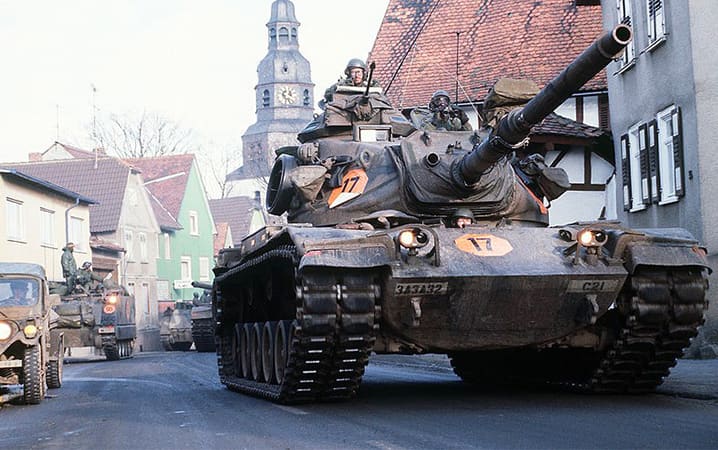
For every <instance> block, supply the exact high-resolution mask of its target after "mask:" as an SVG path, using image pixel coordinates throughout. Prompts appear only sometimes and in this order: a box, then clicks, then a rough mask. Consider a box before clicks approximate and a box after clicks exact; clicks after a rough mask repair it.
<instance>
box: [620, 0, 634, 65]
mask: <svg viewBox="0 0 718 450" xmlns="http://www.w3.org/2000/svg"><path fill="white" fill-rule="evenodd" d="M617 2H618V21H619V22H620V23H622V24H624V25H628V26H632V24H633V23H632V22H633V20H632V18H631V17H632V16H631V0H617ZM633 42H634V41H633V40H631V42H629V43H628V45H627V46H626V49H625V50H624V51H623V54H622V55H621V57H620V58H619V60H618V64H619V67H620V69H623V68H627V67H629V66H632V65H633V63H634V62H635V60H636V47H635V45H634V43H633Z"/></svg>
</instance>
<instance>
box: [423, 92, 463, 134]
mask: <svg viewBox="0 0 718 450" xmlns="http://www.w3.org/2000/svg"><path fill="white" fill-rule="evenodd" d="M429 111H431V113H432V115H431V120H430V123H431V125H432V126H433V127H434V128H435V129H437V130H446V131H471V130H472V128H471V124H470V123H469V116H467V115H466V113H465V112H464V111H463V110H462V109H461V108H459V107H458V106H455V105H452V104H451V98H450V97H449V93H448V92H446V91H444V90H439V91H436V92H434V94H433V95H432V96H431V100H430V101H429Z"/></svg>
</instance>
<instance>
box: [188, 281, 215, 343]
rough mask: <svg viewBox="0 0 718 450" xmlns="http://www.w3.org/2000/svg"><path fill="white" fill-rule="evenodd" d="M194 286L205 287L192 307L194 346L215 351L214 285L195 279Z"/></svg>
mask: <svg viewBox="0 0 718 450" xmlns="http://www.w3.org/2000/svg"><path fill="white" fill-rule="evenodd" d="M192 286H193V287H196V288H200V289H204V292H203V293H202V295H201V296H200V297H199V298H198V299H197V300H196V301H195V300H193V301H192V303H193V307H192V314H191V317H192V340H194V348H195V349H196V350H197V351H198V352H213V351H215V347H214V324H215V319H214V317H212V297H211V292H212V285H211V284H207V283H202V282H200V281H193V282H192Z"/></svg>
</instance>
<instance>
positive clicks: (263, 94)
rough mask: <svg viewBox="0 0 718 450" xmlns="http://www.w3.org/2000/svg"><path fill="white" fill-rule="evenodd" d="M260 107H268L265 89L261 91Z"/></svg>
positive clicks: (267, 93)
mask: <svg viewBox="0 0 718 450" xmlns="http://www.w3.org/2000/svg"><path fill="white" fill-rule="evenodd" d="M262 106H263V107H265V108H266V107H267V106H269V90H267V89H265V90H264V91H262Z"/></svg>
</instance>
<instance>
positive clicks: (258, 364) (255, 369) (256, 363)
mask: <svg viewBox="0 0 718 450" xmlns="http://www.w3.org/2000/svg"><path fill="white" fill-rule="evenodd" d="M263 326H264V323H263V322H255V323H254V324H252V328H251V330H250V335H249V352H250V353H249V358H250V365H251V366H252V379H253V380H255V381H260V382H262V381H264V374H263V373H262V328H263Z"/></svg>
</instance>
